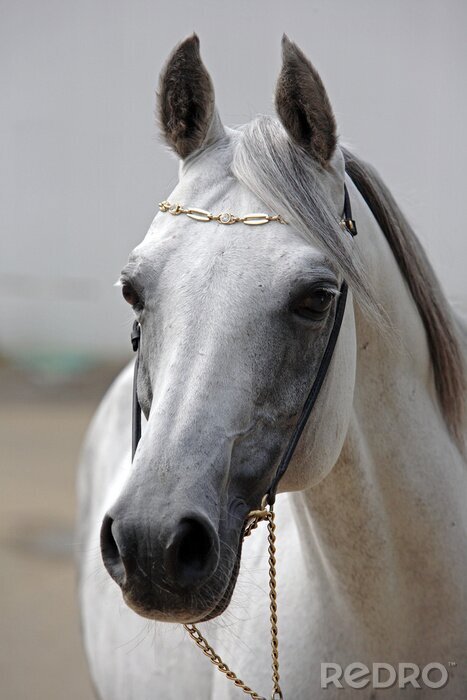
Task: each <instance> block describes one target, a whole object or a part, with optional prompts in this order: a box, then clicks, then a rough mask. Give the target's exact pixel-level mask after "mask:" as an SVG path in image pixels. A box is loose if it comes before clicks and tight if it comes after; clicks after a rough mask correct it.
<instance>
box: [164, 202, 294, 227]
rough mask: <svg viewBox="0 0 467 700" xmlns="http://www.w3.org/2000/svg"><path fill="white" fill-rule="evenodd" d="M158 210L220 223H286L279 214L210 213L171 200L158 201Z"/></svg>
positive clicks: (197, 219)
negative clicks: (237, 214)
mask: <svg viewBox="0 0 467 700" xmlns="http://www.w3.org/2000/svg"><path fill="white" fill-rule="evenodd" d="M159 211H161V212H162V213H164V214H165V213H166V212H169V214H172V216H178V215H179V214H186V215H187V216H189V217H190V219H194V220H195V221H217V222H218V223H220V224H224V225H230V224H239V223H240V224H247V225H248V226H262V225H263V224H267V223H269V222H270V221H277V222H278V223H279V224H286V223H287V222H286V221H285V220H284V219H283V218H282V216H280V214H273V215H271V214H263V213H255V214H246V215H245V216H235V214H230V212H228V211H224V212H222V213H221V214H211V212H210V211H206V210H205V209H196V208H195V207H184V206H182V205H181V204H171V202H167V201H164V202H160V203H159Z"/></svg>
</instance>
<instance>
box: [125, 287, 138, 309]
mask: <svg viewBox="0 0 467 700" xmlns="http://www.w3.org/2000/svg"><path fill="white" fill-rule="evenodd" d="M122 296H123V298H124V299H125V301H126V302H127V303H128V304H130V305H131V306H139V305H140V298H139V295H138V293H137V292H136V290H135V288H134V287H132V286H131V284H129V282H124V283H123V284H122Z"/></svg>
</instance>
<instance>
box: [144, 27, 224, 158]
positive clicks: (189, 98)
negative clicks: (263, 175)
mask: <svg viewBox="0 0 467 700" xmlns="http://www.w3.org/2000/svg"><path fill="white" fill-rule="evenodd" d="M158 112H159V121H160V126H161V130H162V133H163V134H164V137H165V140H166V141H167V143H168V144H169V146H170V147H171V148H173V149H174V151H175V152H176V153H177V154H178V155H179V156H180V158H187V156H189V155H191V153H193V152H194V151H196V150H197V149H199V148H201V146H206V145H209V143H213V142H214V141H216V140H217V139H219V138H221V137H222V136H223V135H224V133H225V132H224V129H223V127H222V124H221V121H220V119H219V116H218V114H217V110H216V108H215V103H214V88H213V86H212V81H211V78H210V75H209V73H208V71H207V70H206V68H205V66H204V64H203V62H202V60H201V55H200V51H199V39H198V37H197V35H196V34H193V35H192V36H190V37H188V39H185V40H184V41H182V42H181V43H180V44H178V46H176V47H175V49H174V50H173V52H172V54H171V55H170V57H169V59H168V60H167V63H166V65H165V67H164V69H163V70H162V73H161V76H160V79H159V91H158Z"/></svg>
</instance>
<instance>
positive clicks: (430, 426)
mask: <svg viewBox="0 0 467 700" xmlns="http://www.w3.org/2000/svg"><path fill="white" fill-rule="evenodd" d="M349 189H351V197H352V202H353V208H354V217H355V219H356V220H357V224H358V229H359V235H358V237H357V239H356V240H358V242H359V247H360V249H361V253H362V257H364V258H365V261H366V264H367V266H368V270H369V271H370V277H373V280H372V281H373V283H374V287H375V289H377V290H378V293H379V294H380V302H381V304H382V305H383V307H384V308H385V310H386V311H387V312H388V314H389V316H390V318H391V321H392V323H393V325H394V326H395V328H396V329H397V331H398V336H399V337H388V336H385V335H384V334H382V333H381V332H380V330H379V329H377V328H375V326H374V323H373V322H372V321H370V320H368V318H366V317H364V316H363V315H362V314H361V313H360V312H359V310H358V308H356V309H355V316H356V335H357V369H356V382H355V393H354V401H353V410H352V417H351V420H350V425H349V430H348V433H347V436H346V439H345V442H344V446H343V449H342V452H341V454H340V457H339V459H338V461H337V463H336V465H335V466H334V468H333V469H332V470H331V472H330V473H329V475H328V476H327V477H325V478H324V479H323V480H322V481H321V482H320V483H319V484H317V485H316V486H314V487H313V488H311V489H309V490H307V491H304V492H301V493H298V494H294V495H293V496H292V502H293V503H294V505H295V512H296V516H297V521H298V527H299V532H300V534H301V540H302V543H303V546H304V549H305V551H306V552H307V554H308V555H309V556H310V557H311V558H312V560H313V561H312V566H313V569H314V571H318V572H319V576H320V577H321V581H322V583H323V585H324V588H325V590H326V591H327V595H334V596H335V600H336V601H338V600H339V599H340V600H341V601H342V596H344V597H345V598H346V606H345V609H346V610H350V609H352V608H353V609H354V610H355V611H356V613H357V617H358V618H359V619H360V620H362V619H364V617H365V615H366V611H367V610H368V605H370V606H371V603H372V602H373V603H374V604H375V605H380V604H381V603H384V601H385V600H388V596H389V599H391V597H392V598H396V599H397V602H398V605H401V603H402V601H401V599H402V598H403V596H404V595H407V596H409V597H410V596H411V595H413V592H414V591H415V590H418V586H419V585H420V584H421V582H423V581H426V580H431V581H436V582H437V583H436V585H435V586H432V588H433V594H436V596H437V597H439V596H441V597H442V596H443V590H442V588H443V585H444V584H443V582H445V583H446V586H448V587H449V585H450V584H449V583H448V581H447V578H448V576H451V579H452V576H453V572H452V569H453V567H454V568H455V567H456V566H459V567H460V568H461V569H462V571H463V573H465V570H466V560H465V557H461V559H462V561H459V557H458V559H457V562H456V563H454V557H453V554H452V550H453V547H456V548H457V545H458V546H459V547H461V542H462V537H465V533H466V532H467V519H466V517H465V515H463V513H464V511H465V493H466V488H465V483H466V482H465V476H466V472H465V465H464V462H463V459H462V456H461V454H460V452H459V450H458V448H457V446H456V445H455V443H454V441H453V440H452V438H451V436H450V434H449V431H448V430H447V427H446V424H445V422H444V418H443V416H442V415H441V412H440V409H439V406H438V401H437V396H436V390H435V386H434V380H433V373H432V369H431V363H430V357H429V351H428V346H427V342H426V337H425V332H424V328H423V324H422V321H421V319H420V316H419V313H418V311H417V308H416V306H415V304H414V302H413V300H412V298H411V296H410V294H409V292H408V290H407V285H406V283H405V281H404V279H403V278H402V276H401V273H400V271H399V269H398V266H397V264H396V261H395V260H394V258H393V255H392V253H391V251H390V249H389V246H388V244H387V242H386V240H385V238H384V236H383V234H382V232H381V230H380V229H379V227H378V225H377V223H376V221H375V220H374V219H373V217H372V215H371V213H370V212H369V210H368V208H367V206H366V204H365V202H364V201H363V200H362V198H361V196H360V195H359V193H358V192H357V191H356V189H355V188H354V187H353V186H352V184H351V183H349ZM456 538H458V540H457V539H456ZM454 543H456V544H454ZM448 572H449V573H448ZM454 578H455V577H454ZM324 588H323V590H324ZM395 591H397V594H395ZM446 599H447V600H451V599H452V595H450V594H449V592H447V591H446ZM431 622H432V624H433V619H431ZM388 624H390V621H388Z"/></svg>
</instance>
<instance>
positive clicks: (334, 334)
mask: <svg viewBox="0 0 467 700" xmlns="http://www.w3.org/2000/svg"><path fill="white" fill-rule="evenodd" d="M342 223H343V224H344V228H345V230H346V231H348V232H349V233H350V234H351V235H352V236H356V235H357V227H356V225H355V221H354V220H353V219H352V208H351V204H350V197H349V193H348V191H347V187H346V186H345V185H344V214H343V217H342ZM347 289H348V288H347V284H346V282H345V280H344V281H343V282H342V284H341V288H340V291H339V297H338V299H337V304H336V310H335V314H334V322H333V325H332V328H331V332H330V334H329V338H328V342H327V344H326V348H325V350H324V353H323V356H322V358H321V362H320V365H319V367H318V372H317V374H316V377H315V379H314V382H313V384H312V386H311V389H310V391H309V393H308V396H307V398H306V401H305V403H304V404H303V408H302V411H301V413H300V416H299V418H298V421H297V423H296V425H295V427H294V430H293V432H292V435H291V436H290V438H289V442H288V444H287V447H286V449H285V451H284V454H283V455H282V458H281V461H280V462H279V466H278V467H277V470H276V474H275V476H274V479H273V480H272V483H271V485H270V487H269V489H268V491H267V494H266V500H267V503H268V504H269V505H273V504H274V501H275V500H276V493H277V487H278V485H279V481H280V480H281V478H282V477H283V476H284V474H285V472H286V471H287V468H288V466H289V464H290V462H291V460H292V457H293V455H294V452H295V449H296V447H297V444H298V441H299V440H300V436H301V434H302V433H303V430H304V428H305V426H306V424H307V422H308V419H309V417H310V414H311V412H312V410H313V407H314V405H315V403H316V400H317V398H318V396H319V392H320V390H321V387H322V386H323V383H324V380H325V378H326V374H327V372H328V369H329V366H330V364H331V360H332V356H333V354H334V350H335V348H336V344H337V339H338V337H339V331H340V329H341V325H342V319H343V318H344V312H345V304H346V301H347ZM140 337H141V328H140V325H139V323H138V321H135V322H134V324H133V329H132V331H131V344H132V346H133V350H134V351H135V352H136V353H137V355H136V362H135V369H134V378H133V406H132V417H133V425H132V456H131V458H132V460H133V458H134V456H135V452H136V448H137V447H138V443H139V441H140V438H141V407H140V404H139V401H138V391H137V377H138V365H139V343H140Z"/></svg>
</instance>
